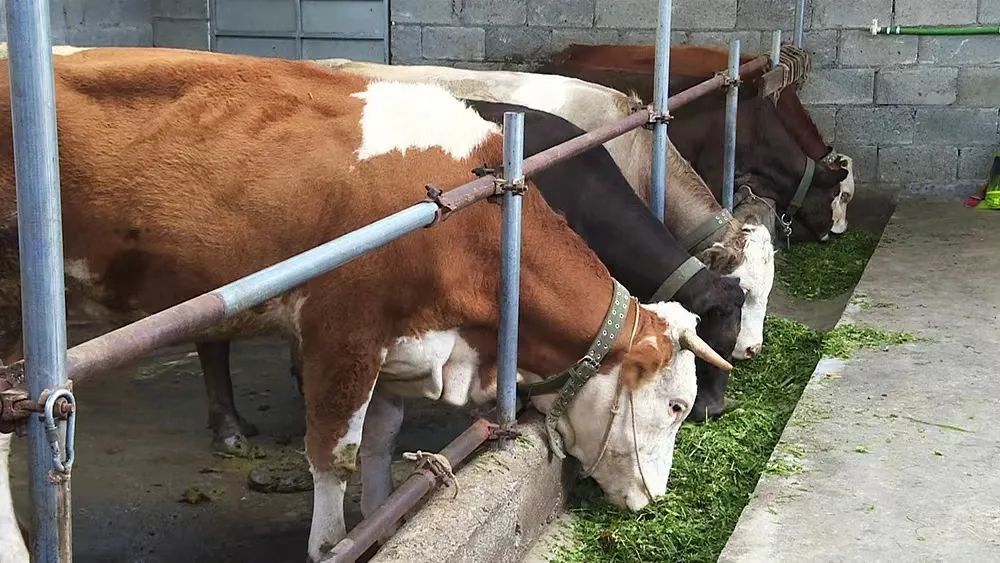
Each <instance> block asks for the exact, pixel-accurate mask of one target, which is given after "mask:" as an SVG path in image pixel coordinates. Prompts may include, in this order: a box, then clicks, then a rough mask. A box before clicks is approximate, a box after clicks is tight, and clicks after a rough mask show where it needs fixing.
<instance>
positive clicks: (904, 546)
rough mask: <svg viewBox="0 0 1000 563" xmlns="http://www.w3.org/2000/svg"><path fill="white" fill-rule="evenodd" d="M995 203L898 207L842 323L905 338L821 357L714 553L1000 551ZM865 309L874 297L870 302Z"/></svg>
mask: <svg viewBox="0 0 1000 563" xmlns="http://www.w3.org/2000/svg"><path fill="white" fill-rule="evenodd" d="M998 221H1000V215H997V214H996V213H995V212H986V211H976V210H970V209H965V208H963V207H961V205H960V204H958V203H956V202H954V201H952V202H929V201H915V200H909V201H904V202H902V203H900V205H899V207H898V208H897V211H896V213H895V215H894V216H893V219H892V221H891V222H890V224H889V225H888V226H887V228H886V230H885V236H884V238H883V240H882V244H881V245H880V247H879V249H878V250H877V251H876V253H875V255H874V256H873V258H872V260H871V261H870V262H869V264H868V269H867V270H866V272H865V275H864V277H863V279H862V280H861V282H860V284H859V285H858V288H857V292H858V293H857V294H858V296H859V297H863V299H856V300H855V303H858V302H863V303H867V305H860V306H859V305H857V304H854V305H851V306H850V307H849V308H848V311H847V313H846V314H845V318H844V319H843V320H842V322H845V323H847V322H849V323H855V324H862V325H867V326H873V327H877V328H881V329H885V330H896V331H908V332H911V333H913V334H915V335H917V336H918V337H921V338H923V339H926V340H924V341H920V342H917V343H912V344H906V345H902V346H894V347H889V348H885V349H877V350H871V351H865V352H860V353H858V354H857V355H856V357H855V358H853V359H851V360H848V361H846V362H840V361H824V362H823V363H821V364H820V366H818V367H817V370H816V374H815V375H814V378H813V380H812V381H811V382H810V384H809V386H808V387H807V388H806V390H805V392H804V394H803V397H802V399H801V401H800V403H799V405H798V407H797V409H796V411H795V413H794V414H793V416H792V419H791V420H790V421H789V423H788V425H787V426H786V428H785V432H784V434H783V436H782V440H781V443H779V445H778V447H777V448H776V450H775V458H776V460H781V459H783V460H785V461H786V462H787V465H786V466H788V467H795V466H801V471H799V470H794V471H791V474H790V475H785V476H778V475H766V476H764V477H763V478H762V479H761V481H760V483H759V484H758V486H757V490H756V492H755V495H754V499H753V500H752V501H751V503H750V505H749V506H748V507H747V508H746V510H745V511H744V512H743V515H742V517H741V519H740V523H739V525H738V526H737V528H736V530H735V532H734V534H733V536H732V537H731V538H730V541H729V544H728V545H727V547H726V550H725V551H724V553H723V554H722V557H721V558H720V561H726V562H729V561H734V562H735V561H739V562H757V561H761V562H763V561H767V562H774V561H838V562H839V561H865V562H868V561H892V560H895V561H899V560H902V561H958V560H961V561H998V560H1000V430H998V428H1000V380H998V379H997V377H996V369H995V352H996V350H997V349H998V346H1000V335H998V333H997V327H998V326H1000V324H998V315H1000V294H998V293H997V291H996V279H995V277H996V274H997V272H1000V254H998V253H997V244H996V235H997V233H998V232H1000V231H998V225H1000V222H998ZM873 305H874V306H873Z"/></svg>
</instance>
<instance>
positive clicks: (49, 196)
mask: <svg viewBox="0 0 1000 563" xmlns="http://www.w3.org/2000/svg"><path fill="white" fill-rule="evenodd" d="M6 5H7V7H6V9H7V41H8V49H9V54H8V57H9V70H10V98H11V118H12V128H13V141H14V173H15V176H16V178H17V215H18V217H17V219H18V221H17V223H18V235H19V241H20V253H21V255H20V260H21V304H22V311H23V313H22V325H23V327H24V355H25V367H26V371H27V374H26V375H27V380H28V393H29V396H30V398H31V399H32V400H36V401H37V400H38V398H39V396H40V395H41V394H42V392H43V391H44V390H46V389H55V388H56V387H59V386H62V385H64V384H65V383H66V303H65V300H64V299H65V296H64V287H63V258H62V250H63V244H62V210H61V205H60V201H59V154H58V145H57V143H56V108H55V91H54V90H55V88H54V85H53V78H52V38H51V37H50V35H49V3H48V2H26V1H10V0H9V1H8V2H6ZM28 446H29V448H30V458H29V459H30V467H31V475H30V480H31V501H32V505H33V506H34V519H33V522H34V527H35V537H34V545H33V546H32V548H31V550H32V553H33V557H32V560H33V561H35V562H36V563H43V562H46V563H47V562H51V561H63V562H68V561H70V560H71V559H72V548H71V545H72V543H71V542H72V538H71V537H70V504H69V502H70V497H69V476H68V475H62V474H59V473H57V472H55V470H54V467H53V456H52V450H51V448H50V446H49V443H48V441H47V440H46V432H45V428H44V426H43V423H42V421H41V417H39V416H32V417H30V418H29V419H28Z"/></svg>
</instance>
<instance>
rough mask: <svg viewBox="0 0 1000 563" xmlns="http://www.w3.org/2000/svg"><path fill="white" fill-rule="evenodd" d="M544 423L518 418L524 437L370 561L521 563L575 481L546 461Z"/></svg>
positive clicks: (473, 470) (466, 473)
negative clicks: (516, 562) (510, 562)
mask: <svg viewBox="0 0 1000 563" xmlns="http://www.w3.org/2000/svg"><path fill="white" fill-rule="evenodd" d="M543 420H544V419H543V417H542V416H541V415H540V414H538V413H537V412H533V411H532V412H529V414H526V415H525V416H524V417H523V418H522V422H521V425H520V430H521V431H522V432H523V436H522V437H520V438H518V439H517V440H515V441H514V442H513V443H511V444H510V447H509V448H508V449H506V450H503V451H486V452H484V453H481V454H479V455H478V456H477V457H475V458H473V459H472V461H471V462H470V463H469V464H468V465H466V466H465V467H463V468H462V469H461V470H459V471H458V473H457V475H456V476H457V478H458V496H457V497H454V495H455V489H454V487H450V488H445V489H441V490H439V491H438V492H437V493H434V494H433V495H432V496H431V497H430V500H429V501H428V502H427V503H426V504H425V505H424V507H423V508H422V509H421V510H420V511H419V512H418V513H417V514H416V515H415V516H414V517H413V518H412V519H411V520H409V521H408V522H407V523H406V524H405V525H404V526H403V527H402V528H401V529H400V531H399V532H398V533H397V534H396V535H395V536H394V537H393V538H392V539H391V540H390V541H389V542H388V543H387V544H386V545H385V546H383V547H382V549H381V550H379V552H378V553H377V554H376V555H375V556H374V557H373V558H372V559H371V561H373V562H378V563H389V562H394V563H414V562H417V561H438V562H450V561H455V562H458V561H462V562H466V561H468V562H473V561H475V562H505V563H506V562H509V561H518V560H520V559H521V557H522V556H523V555H524V554H525V552H526V551H527V550H528V549H529V547H530V546H531V544H532V542H534V540H535V539H536V538H537V537H538V536H539V535H540V534H541V532H542V531H543V530H544V528H545V526H546V525H547V524H548V523H549V522H550V521H551V520H552V519H554V518H555V517H557V516H558V514H559V513H561V512H562V511H563V509H564V508H565V501H566V491H567V489H568V486H569V485H570V484H572V483H573V482H574V481H575V477H574V474H573V472H572V470H571V468H572V467H573V466H574V465H573V463H570V462H567V463H563V462H561V461H560V460H559V459H557V458H553V457H552V456H550V455H549V449H548V445H547V442H546V439H545V429H544V424H543Z"/></svg>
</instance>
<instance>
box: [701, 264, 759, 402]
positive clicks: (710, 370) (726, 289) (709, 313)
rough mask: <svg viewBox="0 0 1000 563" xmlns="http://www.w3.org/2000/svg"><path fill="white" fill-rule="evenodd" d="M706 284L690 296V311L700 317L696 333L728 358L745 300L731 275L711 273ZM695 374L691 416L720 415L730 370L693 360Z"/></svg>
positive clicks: (736, 281) (737, 330)
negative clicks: (696, 390)
mask: <svg viewBox="0 0 1000 563" xmlns="http://www.w3.org/2000/svg"><path fill="white" fill-rule="evenodd" d="M714 277H715V279H713V280H712V281H711V283H710V285H709V286H708V287H707V288H704V289H703V290H702V291H700V292H699V293H698V295H696V296H694V297H693V298H692V301H691V303H689V304H688V305H689V308H690V309H691V311H693V312H696V313H697V314H698V317H699V319H700V320H699V322H698V335H699V336H701V337H702V338H704V339H705V342H707V343H708V344H709V346H711V347H712V349H713V350H719V351H720V353H721V354H723V356H724V357H725V359H726V360H727V361H728V360H729V359H730V358H731V355H730V351H731V350H732V349H733V347H734V346H735V345H736V338H737V336H738V335H739V332H740V324H741V319H742V316H743V312H742V309H743V304H744V302H745V300H746V295H745V294H744V291H743V288H741V287H740V280H738V279H736V278H733V277H725V276H718V275H716V276H714ZM695 365H696V373H697V376H698V397H697V399H696V400H695V403H694V407H693V412H692V413H691V420H693V421H695V422H701V421H703V420H705V419H706V418H713V417H717V416H720V415H721V414H722V411H723V410H725V407H726V386H727V385H728V384H729V372H728V371H726V370H721V369H719V368H717V367H715V366H713V365H711V364H709V363H708V362H705V361H702V360H698V361H697V362H696V364H695Z"/></svg>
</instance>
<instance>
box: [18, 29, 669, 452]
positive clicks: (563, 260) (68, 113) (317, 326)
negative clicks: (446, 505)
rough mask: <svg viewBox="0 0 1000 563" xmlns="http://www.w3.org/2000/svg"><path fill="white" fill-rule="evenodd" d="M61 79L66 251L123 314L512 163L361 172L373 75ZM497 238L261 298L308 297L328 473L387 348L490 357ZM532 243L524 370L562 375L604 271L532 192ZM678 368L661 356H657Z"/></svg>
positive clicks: (121, 65) (166, 69)
mask: <svg viewBox="0 0 1000 563" xmlns="http://www.w3.org/2000/svg"><path fill="white" fill-rule="evenodd" d="M55 70H56V77H55V85H56V96H57V105H58V120H59V135H60V136H59V145H60V167H61V171H62V201H63V221H64V233H65V237H64V240H65V256H66V258H67V259H78V260H85V261H86V264H87V265H88V267H89V268H90V270H92V271H93V272H94V273H95V274H96V276H97V279H96V280H94V283H92V284H76V285H77V286H78V287H76V288H75V289H77V290H80V291H86V292H87V293H88V295H87V297H89V298H91V299H93V300H95V301H97V302H98V303H100V304H101V305H104V306H105V307H109V308H111V309H112V312H113V313H116V314H118V315H121V316H122V318H130V317H135V316H141V315H144V314H148V313H151V312H155V311H158V310H161V309H164V308H166V307H169V306H171V305H173V304H175V303H178V302H180V301H182V300H184V299H188V298H190V297H193V296H195V295H198V294H200V293H203V292H206V291H210V290H212V289H214V288H216V287H218V286H221V285H223V284H225V283H228V282H231V281H233V280H235V279H238V278H240V277H242V276H245V275H247V274H249V273H251V272H253V271H256V270H259V269H261V268H264V267H266V266H269V265H271V264H273V263H275V262H278V261H280V260H283V259H285V258H288V257H290V256H292V255H293V254H296V253H299V252H301V251H303V250H306V249H308V248H311V247H313V246H315V245H317V244H319V243H322V242H324V241H327V240H330V239H333V238H336V237H338V236H340V235H342V234H344V233H346V232H348V231H351V230H354V229H357V228H359V227H361V226H363V225H366V224H368V223H371V222H372V221H374V220H377V219H379V218H381V217H383V216H385V215H387V214H390V213H392V212H394V211H397V210H400V209H403V208H404V207H407V206H408V205H410V204H412V203H413V202H415V201H418V200H420V199H422V197H423V186H424V185H425V184H427V183H433V184H435V185H438V186H457V185H459V184H462V183H464V182H467V181H469V180H470V179H471V177H470V173H469V170H470V169H471V168H473V167H474V166H476V165H479V164H481V163H483V162H487V163H494V164H499V162H500V160H501V158H500V156H501V139H500V138H499V136H496V135H495V136H493V137H491V138H490V139H488V141H487V142H486V143H485V144H484V145H483V146H482V147H480V149H479V150H477V151H476V154H473V155H472V156H471V157H470V158H469V159H466V160H465V161H461V162H456V161H455V160H453V159H451V158H450V157H449V156H447V155H446V154H445V153H443V152H442V151H440V150H438V149H432V150H425V151H419V150H412V149H411V150H409V151H407V153H406V155H405V157H404V156H403V155H401V154H400V153H399V152H394V153H391V154H388V155H384V156H380V157H377V158H373V159H370V160H367V161H357V159H356V157H355V156H354V154H355V150H356V149H357V147H358V146H359V144H360V133H361V132H360V127H359V119H360V114H361V110H362V101H361V100H359V99H357V98H353V97H351V94H352V93H355V92H358V91H362V90H364V89H365V81H364V80H363V79H361V78H358V77H354V76H350V75H346V74H342V73H335V72H332V71H329V70H325V69H322V68H320V67H318V66H315V65H311V64H308V63H299V62H291V61H279V60H274V59H257V58H251V57H242V56H234V55H221V54H209V53H203V52H193V51H182V50H169V49H128V48H107V49H94V50H88V51H84V52H81V53H78V54H75V55H71V56H68V57H60V58H58V59H56V60H55ZM0 73H2V75H0V82H4V83H3V84H0V91H2V92H3V94H0V127H2V130H3V131H5V134H4V135H2V136H0V151H2V153H3V160H2V161H0V164H2V165H0V184H2V186H3V190H2V191H0V216H10V215H11V214H13V213H14V210H15V196H14V178H13V160H12V159H13V155H12V147H11V141H10V131H11V124H10V102H9V97H8V94H6V93H7V92H9V85H8V84H6V83H5V82H6V81H7V73H6V65H5V64H4V65H2V66H0ZM400 112H401V114H402V115H405V113H406V112H405V108H400ZM499 232H500V227H499V208H498V207H497V206H493V205H485V204H479V205H476V206H473V207H471V208H470V209H468V210H467V211H464V212H463V213H460V214H458V215H456V216H455V217H454V218H452V219H449V220H448V221H446V222H444V223H442V224H441V225H439V226H436V227H435V228H433V229H420V230H417V231H416V232H414V233H412V234H410V235H409V236H407V237H404V238H402V239H400V240H398V241H396V242H394V243H392V244H389V245H387V246H386V247H384V248H382V249H380V250H378V251H376V252H373V253H371V254H369V255H367V256H364V257H362V258H359V259H357V260H355V261H353V262H350V263H348V264H345V265H344V266H342V267H341V268H338V269H336V270H334V271H333V272H331V273H328V274H326V275H324V276H321V277H319V278H316V279H314V280H312V281H309V282H307V283H306V284H304V285H303V286H301V287H300V288H298V289H297V290H295V292H294V294H293V295H291V296H285V297H283V298H279V299H277V300H274V301H273V302H272V303H270V304H269V305H268V306H269V307H271V308H272V309H273V310H276V311H280V310H281V309H280V306H281V305H283V304H285V305H287V304H288V303H289V302H291V300H293V299H294V298H304V299H306V301H305V305H304V306H303V307H302V309H301V317H300V320H299V322H300V328H301V335H302V339H301V352H302V369H303V386H304V393H305V396H306V417H307V437H306V447H307V451H308V454H309V458H310V461H311V462H312V464H313V465H314V466H315V467H316V468H317V469H319V470H326V469H336V468H337V467H335V460H334V459H333V456H331V452H332V451H333V448H334V445H335V444H337V442H338V440H339V439H340V438H341V437H342V436H343V435H344V432H345V431H346V425H347V422H348V420H349V417H350V416H351V414H352V413H354V412H355V411H356V410H357V409H358V408H359V407H360V406H361V405H362V403H363V401H364V400H365V398H366V397H367V394H368V391H369V390H370V389H371V388H372V384H373V382H374V378H375V376H376V374H377V371H378V362H379V350H380V349H381V348H382V347H384V346H387V345H389V344H390V343H391V341H392V340H393V339H394V338H395V337H397V336H401V335H409V334H419V333H422V332H424V331H427V330H432V329H448V328H452V327H464V329H467V330H471V331H479V332H480V333H481V334H483V335H484V339H483V341H484V343H483V346H484V347H485V348H484V349H492V348H493V347H495V346H496V335H495V326H496V323H497V317H498V310H497V298H496V295H497V289H498V287H497V283H498V265H499ZM523 236H524V239H523V243H522V249H523V255H522V265H521V268H522V278H521V281H522V283H521V287H522V290H521V316H520V318H521V328H520V332H521V335H522V339H521V343H522V345H521V351H520V352H521V355H520V363H521V364H522V365H523V366H524V367H525V368H526V369H529V370H531V371H533V372H536V373H556V372H559V371H560V370H562V369H564V368H565V367H566V366H568V365H569V364H571V363H572V362H574V361H576V360H577V359H578V358H579V357H580V356H581V355H582V354H583V353H584V352H585V351H586V349H587V347H588V346H589V344H590V342H591V340H592V339H593V336H594V333H595V331H596V330H597V329H598V327H599V326H600V324H601V322H602V319H603V317H604V315H605V313H606V311H607V305H608V302H609V299H610V297H611V290H612V287H611V279H610V276H609V274H608V272H607V271H606V270H605V268H604V267H603V265H601V263H600V262H599V261H598V260H597V258H596V256H594V254H593V253H592V252H591V251H590V249H589V248H587V247H586V245H585V244H584V243H583V242H582V241H581V240H580V238H579V237H577V236H576V235H575V234H574V233H573V232H572V230H570V229H569V227H568V226H567V225H566V224H565V221H563V220H562V219H561V218H560V217H559V216H557V215H556V214H555V213H554V212H553V211H552V210H551V209H550V208H549V207H548V206H547V205H546V204H545V202H544V200H542V198H541V197H540V195H538V192H537V191H536V190H530V189H529V190H528V194H527V195H526V196H525V200H524V209H523ZM3 273H4V274H5V275H10V274H11V273H10V272H7V271H4V272H3ZM15 273H16V272H15ZM4 297H6V295H4ZM74 297H76V295H71V298H74ZM5 301H6V302H5V303H3V306H4V307H8V306H13V305H14V304H13V303H11V302H9V301H10V300H9V299H5ZM262 309H263V308H262ZM643 317H644V318H645V317H646V315H643ZM642 327H643V330H641V331H640V335H639V336H638V337H637V338H639V339H642V338H647V337H648V338H656V337H657V336H656V335H655V334H649V332H648V331H650V330H656V329H658V328H661V325H657V324H656V323H655V322H643V323H642ZM224 328H225V331H226V332H227V336H238V335H242V334H246V333H247V332H248V331H257V330H268V331H273V330H286V331H287V330H288V323H287V322H285V323H282V322H277V323H275V322H274V321H273V320H269V319H268V317H267V316H266V315H265V316H262V315H259V314H258V315H255V314H252V313H247V314H243V315H240V316H239V317H237V318H235V319H233V320H231V321H230V322H228V323H227V325H226V326H225V327H224ZM4 344H5V345H6V346H7V347H8V349H9V348H10V347H12V346H16V344H14V343H13V342H12V341H11V339H8V341H7V342H5V343H4ZM622 345H623V344H622V341H621V339H620V340H619V343H618V345H617V347H618V348H619V349H620V347H621V346H622ZM630 358H631V355H626V356H624V357H623V358H622V361H625V360H629V359H630ZM669 358H670V350H669V349H667V348H663V349H660V350H659V356H658V357H657V360H658V361H659V362H661V363H663V362H666V361H668V360H669ZM644 362H645V360H644Z"/></svg>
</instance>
